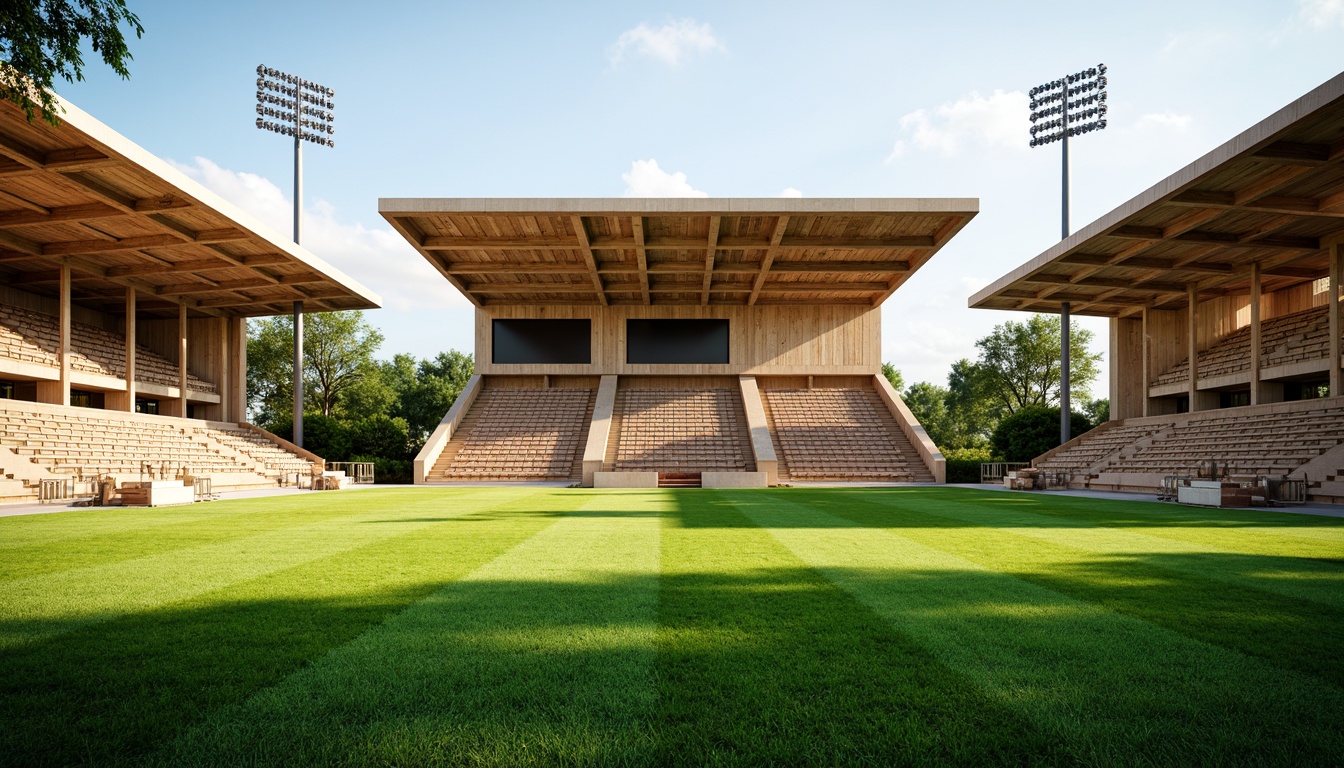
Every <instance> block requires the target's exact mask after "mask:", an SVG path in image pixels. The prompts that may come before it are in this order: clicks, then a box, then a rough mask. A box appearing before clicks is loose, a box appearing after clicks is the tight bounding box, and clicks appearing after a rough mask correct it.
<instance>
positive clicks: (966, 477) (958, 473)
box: [947, 459, 980, 483]
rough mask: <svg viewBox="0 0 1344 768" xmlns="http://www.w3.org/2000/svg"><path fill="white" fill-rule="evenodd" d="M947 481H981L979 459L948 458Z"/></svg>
mask: <svg viewBox="0 0 1344 768" xmlns="http://www.w3.org/2000/svg"><path fill="white" fill-rule="evenodd" d="M947 482H949V483H978V482H980V461H979V459H948V460H947Z"/></svg>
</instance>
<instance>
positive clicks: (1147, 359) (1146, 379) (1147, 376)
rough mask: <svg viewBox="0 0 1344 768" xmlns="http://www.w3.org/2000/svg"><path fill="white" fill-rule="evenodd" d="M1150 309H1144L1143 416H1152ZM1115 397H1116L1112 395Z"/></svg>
mask: <svg viewBox="0 0 1344 768" xmlns="http://www.w3.org/2000/svg"><path fill="white" fill-rule="evenodd" d="M1149 311H1150V310H1149V308H1148V307H1144V308H1143V411H1142V413H1143V415H1144V416H1148V415H1150V411H1149V406H1148V399H1149V398H1148V395H1149V390H1150V389H1151V387H1152V380H1153V343H1152V338H1151V334H1152V331H1151V329H1150V328H1149V326H1148V322H1149V319H1148V312H1149ZM1112 396H1114V395H1112Z"/></svg>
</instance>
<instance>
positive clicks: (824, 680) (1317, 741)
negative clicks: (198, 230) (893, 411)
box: [0, 487, 1344, 766]
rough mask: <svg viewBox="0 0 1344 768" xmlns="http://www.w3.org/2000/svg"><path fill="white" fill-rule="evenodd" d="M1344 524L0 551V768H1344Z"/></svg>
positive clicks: (445, 520) (772, 514) (250, 509)
mask: <svg viewBox="0 0 1344 768" xmlns="http://www.w3.org/2000/svg"><path fill="white" fill-rule="evenodd" d="M1341 649H1344V520H1340V519H1333V518H1325V517H1313V516H1307V515H1293V514H1281V513H1272V512H1262V513H1250V512H1238V511H1219V510H1202V509H1193V508H1183V507H1177V506H1174V505H1159V504H1156V503H1148V502H1118V501H1099V500H1091V499H1082V498H1074V497H1061V496H1049V495H1027V494H1006V493H999V492H989V491H977V490H969V489H959V488H932V487H930V488H922V487H905V488H873V489H854V490H841V489H801V488H794V489H776V490H771V491H705V490H691V491H627V492H612V491H597V492H595V491H586V490H570V489H528V488H461V489H443V488H402V489H385V490H369V491H360V492H350V493H328V494H311V495H304V496H295V497H279V498H270V499H248V500H240V501H228V502H215V503H211V504H200V505H195V506H193V507H190V508H163V509H139V510H131V509H125V510H121V509H114V510H81V511H68V512H62V513H59V514H52V515H34V516H25V517H10V518H0V723H3V726H0V765H35V764H39V765H73V764H96V765H114V764H128V765H141V764H149V765H165V766H168V765H172V766H178V765H207V764H210V765H240V764H242V765H247V764H252V765H258V764H260V765H342V764H347V765H367V764H374V765H401V766H404V765H423V764H444V765H461V764H468V765H476V764H479V765H507V766H521V765H553V764H602V765H667V764H676V765H682V764H684V765H706V764H738V765H751V764H775V765H802V764H870V765H893V764H914V765H947V764H960V765H986V764H1012V765H1019V764H1040V765H1055V764H1060V765H1071V764H1088V765H1107V764H1111V765H1122V764H1123V765H1284V766H1309V765H1339V764H1340V762H1341V760H1342V759H1344V758H1341V755H1344V725H1341V723H1344V653H1341Z"/></svg>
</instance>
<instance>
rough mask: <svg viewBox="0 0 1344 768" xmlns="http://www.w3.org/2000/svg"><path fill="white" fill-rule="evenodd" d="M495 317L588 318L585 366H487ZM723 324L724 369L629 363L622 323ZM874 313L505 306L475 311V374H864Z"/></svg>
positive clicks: (877, 340)
mask: <svg viewBox="0 0 1344 768" xmlns="http://www.w3.org/2000/svg"><path fill="white" fill-rule="evenodd" d="M495 318H533V319H542V318H553V319H589V320H592V323H593V357H592V363H591V364H589V365H495V364H494V363H492V362H490V345H491V338H490V333H491V321H492V320H494V319H495ZM631 318H634V319H701V318H714V319H727V320H728V322H729V326H728V327H729V363H728V364H727V365H681V366H673V365H628V364H626V362H625V321H626V320H627V319H631ZM881 323H882V316H881V310H880V309H878V308H875V307H869V306H862V305H822V306H787V307H786V306H764V307H761V306H753V307H730V306H710V307H701V306H652V307H648V306H645V307H639V306H617V307H599V306H592V307H588V306H532V307H529V306H510V307H481V308H478V309H477V310H476V371H477V372H478V373H482V374H493V375H500V374H551V375H586V376H593V375H605V374H620V375H659V374H661V375H682V376H737V375H740V374H776V375H790V374H793V375H799V374H801V375H806V374H814V373H816V374H820V373H830V374H847V375H867V374H872V373H874V372H876V371H877V370H878V369H879V368H880V367H881V365H882V360H881V347H882V330H881Z"/></svg>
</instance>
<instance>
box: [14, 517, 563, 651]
mask: <svg viewBox="0 0 1344 768" xmlns="http://www.w3.org/2000/svg"><path fill="white" fill-rule="evenodd" d="M364 493H367V492H364ZM536 493H538V491H536V490H529V491H523V492H522V494H523V495H524V496H528V495H532V494H536ZM491 498H492V497H490V496H476V497H472V498H469V499H457V500H456V503H455V504H454V509H453V511H452V512H450V513H448V514H450V515H462V514H467V513H469V512H471V511H473V510H476V509H479V508H481V507H482V506H485V505H488V504H490V503H491V501H490V499H491ZM493 498H495V499H499V498H500V497H498V496H495V497H493ZM216 503H220V504H222V503H227V502H216ZM494 503H499V501H495V502H494ZM328 505H329V508H330V509H337V510H340V511H341V512H342V514H340V515H337V516H324V517H322V518H319V519H318V520H317V521H316V522H312V523H307V524H304V525H297V526H289V527H285V528H279V529H275V530H270V531H265V532H263V533H260V534H256V535H253V536H245V537H242V538H237V539H225V540H223V541H217V542H213V543H208V544H203V545H200V546H196V547H190V548H186V549H169V550H168V551H165V552H159V553H155V554H150V555H146V556H144V557H140V558H137V559H134V560H127V561H122V562H115V563H109V564H106V565H100V566H94V567H90V568H75V569H71V570H64V571H58V572H56V573H49V574H43V575H40V576H33V577H30V578H25V579H16V580H13V581H8V582H4V583H0V649H3V648H8V647H13V646H16V645H20V644H23V643H31V642H36V641H38V640H42V639H45V638H49V637H52V636H55V635H58V634H60V633H62V632H69V631H71V630H72V629H76V628H78V627H81V626H84V625H86V624H90V623H96V622H100V621H107V620H108V619H111V618H113V617H116V616H120V615H123V614H126V613H134V612H138V611H145V610H152V609H154V608H155V607H158V606H160V605H163V604H166V603H170V602H173V601H177V600H184V599H187V598H190V597H193V596H195V595H200V594H204V593H207V592H210V591H213V590H216V589H220V588H222V587H227V586H228V585H230V584H235V583H238V582H241V581H246V580H248V579H253V578H256V577H258V576H262V575H265V574H267V573H273V572H275V571H279V570H283V569H285V568H289V567H291V566H294V565H297V564H299V563H303V562H307V561H309V560H315V559H318V558H321V557H326V556H329V555H332V554H336V553H338V552H345V551H348V550H352V549H356V548H358V547H363V546H367V545H369V544H372V543H375V542H377V541H379V540H381V539H385V538H390V537H392V536H399V535H401V534H403V533H405V532H406V531H407V530H410V529H414V528H416V527H425V526H428V525H432V524H434V523H435V522H438V521H439V519H440V518H436V517H429V518H423V519H414V518H413V519H411V520H408V521H399V522H397V523H396V524H387V525H362V524H361V523H375V522H376V521H378V520H380V519H382V518H385V517H387V510H386V509H382V508H378V507H374V508H368V507H367V505H364V504H362V503H360V499H359V496H358V494H350V495H348V496H345V497H342V498H339V499H332V500H330V501H329V502H328ZM109 514H112V513H110V512H109ZM53 555H55V556H59V552H54V553H53Z"/></svg>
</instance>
